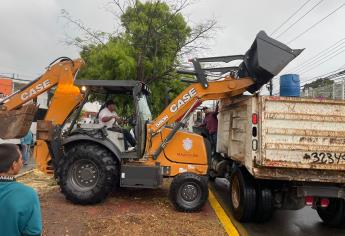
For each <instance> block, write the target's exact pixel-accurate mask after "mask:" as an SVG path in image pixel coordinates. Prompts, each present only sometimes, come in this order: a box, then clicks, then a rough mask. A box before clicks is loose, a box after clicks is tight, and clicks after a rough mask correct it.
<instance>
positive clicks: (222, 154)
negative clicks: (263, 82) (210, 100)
mask: <svg viewBox="0 0 345 236" xmlns="http://www.w3.org/2000/svg"><path fill="white" fill-rule="evenodd" d="M209 174H210V178H211V179H214V178H216V177H226V178H228V179H229V181H230V196H229V199H230V206H231V210H232V211H233V213H234V215H235V217H236V218H237V219H238V220H239V221H242V222H246V221H247V222H248V221H256V222H258V221H261V222H262V221H266V220H268V219H269V218H270V217H271V215H272V213H273V211H274V209H277V208H278V209H288V210H298V209H301V208H303V207H304V206H306V205H310V206H312V207H313V208H314V209H316V210H317V212H318V214H319V216H320V217H321V219H322V220H323V221H324V223H326V224H328V225H330V226H345V200H344V199H345V187H344V184H345V101H342V100H319V99H315V98H313V99H311V98H300V97H274V96H257V95H255V96H239V97H238V98H236V99H234V98H232V99H223V100H221V102H220V112H219V114H218V135H217V153H216V154H214V155H213V157H212V160H211V167H210V170H209Z"/></svg>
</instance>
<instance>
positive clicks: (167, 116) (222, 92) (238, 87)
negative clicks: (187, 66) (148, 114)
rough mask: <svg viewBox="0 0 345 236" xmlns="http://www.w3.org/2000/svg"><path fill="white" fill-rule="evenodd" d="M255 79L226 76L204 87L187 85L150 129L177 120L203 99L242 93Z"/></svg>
mask: <svg viewBox="0 0 345 236" xmlns="http://www.w3.org/2000/svg"><path fill="white" fill-rule="evenodd" d="M254 83H255V81H254V80H253V79H251V78H249V77H246V78H241V79H235V78H232V77H226V78H225V79H224V80H222V81H214V82H209V83H208V87H207V88H204V87H203V86H202V85H201V84H200V83H194V84H191V85H190V86H188V87H187V88H186V89H185V90H184V91H183V92H182V93H181V94H179V95H178V96H177V97H176V98H175V99H174V100H173V101H172V102H171V103H170V104H169V106H167V107H166V108H165V109H164V111H163V112H162V113H161V114H160V115H159V116H158V117H157V118H156V119H155V120H153V122H152V123H151V124H150V131H151V132H152V133H156V132H157V131H159V130H160V129H161V128H162V127H163V126H165V125H169V124H172V123H174V122H176V121H178V120H179V119H180V118H181V117H182V116H184V114H185V113H186V112H187V111H188V110H189V109H190V108H191V107H193V106H195V105H199V104H200V103H201V102H202V101H205V100H218V99H221V98H225V97H233V96H236V95H239V94H242V93H243V92H244V91H246V89H247V88H248V87H249V86H251V85H253V84H254Z"/></svg>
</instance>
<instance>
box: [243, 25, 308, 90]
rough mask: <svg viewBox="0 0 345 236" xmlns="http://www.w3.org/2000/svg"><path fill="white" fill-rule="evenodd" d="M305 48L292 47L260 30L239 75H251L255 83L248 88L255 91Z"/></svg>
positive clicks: (246, 55) (247, 53)
mask: <svg viewBox="0 0 345 236" xmlns="http://www.w3.org/2000/svg"><path fill="white" fill-rule="evenodd" d="M303 50H304V49H294V50H293V49H291V48H289V47H288V46H286V45H285V44H283V43H281V42H279V41H277V40H275V39H272V38H270V37H268V36H267V34H266V33H265V32H264V31H260V32H259V33H258V34H257V36H256V38H255V40H254V43H253V44H252V46H251V47H250V49H249V50H248V51H247V52H246V54H245V57H244V59H243V62H242V63H241V64H240V66H239V71H238V76H239V77H240V78H242V77H247V76H249V77H251V78H253V80H254V81H255V84H253V85H252V86H250V87H248V88H247V91H248V92H250V93H254V92H256V91H257V90H259V89H260V88H261V87H262V86H263V85H264V84H266V83H267V82H268V81H270V80H271V79H272V78H273V77H274V76H275V75H277V74H278V73H279V72H280V71H281V70H282V69H284V67H285V66H286V65H287V64H289V62H290V61H292V60H293V59H294V58H295V57H297V56H298V55H299V54H300V53H301V52H302V51H303Z"/></svg>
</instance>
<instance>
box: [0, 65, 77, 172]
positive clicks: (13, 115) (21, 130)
mask: <svg viewBox="0 0 345 236" xmlns="http://www.w3.org/2000/svg"><path fill="white" fill-rule="evenodd" d="M83 64H84V62H83V60H81V59H77V60H71V59H69V58H59V59H57V60H55V61H54V62H53V63H51V64H50V65H49V66H48V68H47V70H46V72H45V73H44V74H43V75H41V76H40V77H39V78H37V79H36V80H34V81H32V82H31V83H29V84H27V85H26V86H25V87H24V88H22V89H20V90H19V91H17V92H15V93H14V94H12V95H10V96H9V97H7V98H5V99H4V100H3V101H1V103H0V123H1V124H2V126H1V127H0V138H4V139H11V138H20V137H23V136H24V135H26V134H27V132H28V131H29V129H30V126H31V123H32V121H33V117H34V115H35V113H36V111H37V108H36V104H32V103H31V104H30V101H32V100H33V99H35V98H37V97H38V96H39V95H40V94H42V93H44V92H47V91H49V90H51V89H53V88H55V91H54V94H53V97H52V98H51V100H50V101H49V104H48V110H47V112H46V114H45V116H44V118H43V120H42V121H39V122H38V123H40V124H43V127H44V130H43V131H42V130H39V129H37V142H36V144H35V149H34V157H35V160H36V164H37V167H38V168H39V169H40V170H41V171H44V172H46V173H48V172H51V168H50V166H49V165H48V163H49V160H51V155H53V154H54V152H53V151H52V150H53V149H54V148H52V146H51V145H50V141H49V139H50V138H47V136H46V135H45V134H47V133H49V134H52V133H54V130H55V129H54V127H60V128H61V127H62V125H63V124H64V122H65V121H66V119H67V118H68V117H69V115H70V114H71V113H72V112H73V111H74V110H75V108H76V107H77V106H78V105H79V104H80V103H81V101H83V98H84V94H82V93H81V92H80V89H79V87H77V86H75V85H74V80H75V77H76V75H77V72H78V70H79V69H80V67H81V66H82V65H83ZM27 107H34V108H36V109H25V108H27ZM28 110H29V111H30V112H28ZM23 113H24V114H23ZM30 113H31V114H30ZM23 117H24V118H23ZM39 126H40V125H37V127H39ZM41 134H44V135H41ZM55 138H56V137H55Z"/></svg>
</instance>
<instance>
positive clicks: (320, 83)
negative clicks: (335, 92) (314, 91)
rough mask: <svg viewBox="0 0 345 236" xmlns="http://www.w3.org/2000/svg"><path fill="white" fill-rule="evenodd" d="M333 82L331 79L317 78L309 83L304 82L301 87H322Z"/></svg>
mask: <svg viewBox="0 0 345 236" xmlns="http://www.w3.org/2000/svg"><path fill="white" fill-rule="evenodd" d="M333 83H334V81H333V80H331V79H328V78H320V79H317V80H315V81H313V82H311V83H308V84H305V85H304V88H303V89H308V88H318V87H324V86H327V85H332V84H333Z"/></svg>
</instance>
